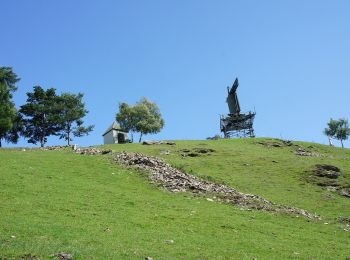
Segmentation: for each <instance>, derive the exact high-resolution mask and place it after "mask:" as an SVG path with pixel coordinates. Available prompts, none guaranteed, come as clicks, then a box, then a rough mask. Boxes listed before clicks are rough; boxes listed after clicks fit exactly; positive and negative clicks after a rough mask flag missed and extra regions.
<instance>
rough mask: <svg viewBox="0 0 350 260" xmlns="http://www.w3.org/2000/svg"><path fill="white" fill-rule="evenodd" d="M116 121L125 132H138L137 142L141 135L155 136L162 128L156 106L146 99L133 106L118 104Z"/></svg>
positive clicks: (161, 119) (161, 121)
mask: <svg viewBox="0 0 350 260" xmlns="http://www.w3.org/2000/svg"><path fill="white" fill-rule="evenodd" d="M116 120H117V122H118V123H119V124H120V126H121V128H123V129H125V130H126V131H131V132H139V133H140V139H139V142H141V140H142V136H143V135H146V134H156V133H158V132H160V130H161V129H162V128H163V127H164V119H163V118H162V115H161V113H160V110H159V107H158V105H157V104H156V103H154V102H151V101H149V100H148V99H147V98H142V99H141V100H140V101H139V102H137V103H136V104H135V105H133V106H129V105H128V104H126V103H120V104H119V113H117V115H116Z"/></svg>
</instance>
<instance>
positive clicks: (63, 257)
mask: <svg viewBox="0 0 350 260" xmlns="http://www.w3.org/2000/svg"><path fill="white" fill-rule="evenodd" d="M55 256H57V258H58V259H60V260H70V259H73V255H72V254H69V253H65V252H61V253H58V254H56V255H55Z"/></svg>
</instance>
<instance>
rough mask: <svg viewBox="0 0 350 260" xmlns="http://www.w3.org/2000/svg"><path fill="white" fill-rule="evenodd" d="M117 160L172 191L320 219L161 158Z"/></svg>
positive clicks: (128, 156)
mask: <svg viewBox="0 0 350 260" xmlns="http://www.w3.org/2000/svg"><path fill="white" fill-rule="evenodd" d="M114 158H115V160H116V161H117V162H118V163H121V164H123V165H127V166H132V167H136V168H138V169H141V170H145V171H147V172H149V173H150V174H149V178H150V179H151V181H152V182H154V183H156V184H158V185H160V186H162V187H164V188H165V189H167V190H169V191H171V192H191V193H194V194H199V195H203V196H211V197H212V198H213V199H214V200H217V201H221V202H225V203H230V204H235V205H238V206H241V207H243V208H248V209H258V210H265V211H276V212H289V213H293V214H296V215H300V216H304V217H307V218H312V219H317V218H318V216H316V215H313V214H310V213H309V212H307V211H305V210H302V209H298V208H291V207H286V206H282V205H277V204H275V203H273V202H270V201H268V200H266V199H264V198H262V197H260V196H258V195H253V194H244V193H241V192H238V191H237V190H235V189H233V188H231V187H228V186H226V185H222V184H216V183H211V182H208V181H205V180H202V179H200V178H198V177H196V176H193V175H190V174H187V173H185V172H182V171H180V170H178V169H176V168H173V167H171V166H170V165H169V164H167V163H165V162H164V161H163V160H162V159H160V158H156V157H151V156H147V155H144V154H141V153H126V152H123V153H120V154H116V155H115V157H114Z"/></svg>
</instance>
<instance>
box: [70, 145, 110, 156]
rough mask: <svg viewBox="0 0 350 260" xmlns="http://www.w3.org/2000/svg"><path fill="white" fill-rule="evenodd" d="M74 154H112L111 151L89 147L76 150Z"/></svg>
mask: <svg viewBox="0 0 350 260" xmlns="http://www.w3.org/2000/svg"><path fill="white" fill-rule="evenodd" d="M75 152H76V153H79V154H85V155H97V154H109V153H112V150H109V149H108V150H107V149H98V148H94V147H90V148H84V149H77V150H76V151H75Z"/></svg>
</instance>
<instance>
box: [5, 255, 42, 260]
mask: <svg viewBox="0 0 350 260" xmlns="http://www.w3.org/2000/svg"><path fill="white" fill-rule="evenodd" d="M5 259H6V258H5ZM19 259H22V260H37V259H38V260H39V258H38V257H37V256H36V255H32V254H25V255H22V256H20V258H19Z"/></svg>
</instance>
